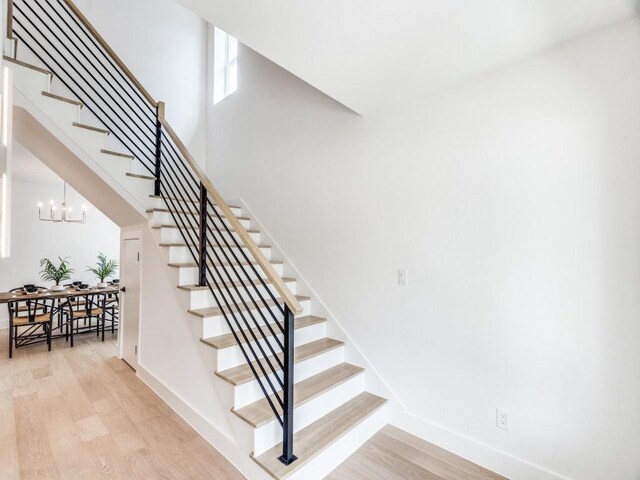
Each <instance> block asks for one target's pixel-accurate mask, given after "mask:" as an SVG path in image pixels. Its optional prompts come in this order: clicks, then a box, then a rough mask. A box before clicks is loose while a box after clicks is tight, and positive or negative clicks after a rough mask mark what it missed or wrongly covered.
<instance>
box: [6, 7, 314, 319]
mask: <svg viewBox="0 0 640 480" xmlns="http://www.w3.org/2000/svg"><path fill="white" fill-rule="evenodd" d="M63 1H64V3H66V4H67V6H68V7H69V8H70V9H71V11H72V12H73V13H74V15H76V16H77V17H78V19H79V20H80V22H81V23H82V24H83V25H84V26H85V27H86V28H87V29H88V30H89V32H90V33H91V35H93V36H94V38H95V39H96V40H97V41H98V43H99V44H100V45H101V46H102V48H104V49H105V50H106V52H107V53H108V54H109V56H111V58H112V59H113V61H114V62H115V63H116V64H117V65H118V67H120V68H121V69H122V71H123V72H124V73H125V75H126V76H127V77H128V78H129V80H131V82H132V83H133V84H134V85H135V86H136V88H138V90H139V91H140V93H142V95H143V96H144V97H145V98H146V100H147V101H148V102H149V103H150V104H151V105H152V106H153V107H154V108H156V109H157V115H158V120H159V121H160V123H161V124H162V127H163V128H164V130H165V132H166V133H167V135H168V136H169V138H171V140H172V141H173V143H174V144H175V145H176V147H177V148H178V150H179V151H180V153H181V154H182V156H183V157H184V159H185V161H186V162H187V163H188V164H189V166H190V167H191V169H192V170H193V172H194V173H195V174H196V176H197V177H198V179H199V180H200V182H202V184H203V185H204V186H205V188H206V189H207V192H209V195H211V198H212V199H213V201H214V203H215V204H216V205H217V206H218V207H219V208H220V210H222V213H223V215H224V216H225V217H226V218H227V219H228V221H229V223H230V224H231V228H232V229H233V230H234V231H235V232H236V233H237V234H238V236H239V237H240V240H241V241H242V242H243V244H244V245H245V246H246V247H247V249H248V250H249V252H250V253H251V255H252V256H253V258H254V259H255V260H256V262H257V263H258V265H259V266H260V268H261V269H262V270H263V271H264V273H265V274H266V276H267V278H268V280H269V282H270V283H271V285H273V288H275V290H276V291H277V292H278V294H279V295H280V298H282V300H283V301H284V303H286V304H287V305H288V306H289V309H290V310H291V311H292V312H294V313H300V312H301V311H302V307H301V306H300V303H299V302H298V300H297V299H296V297H295V295H294V294H293V293H291V290H289V288H288V287H287V286H286V284H285V283H284V281H283V280H282V278H281V277H280V275H278V274H277V273H276V271H275V270H274V268H273V266H272V265H271V263H269V261H268V260H267V258H266V257H265V256H264V254H263V253H262V252H261V251H260V248H259V247H258V245H256V243H255V242H254V241H253V239H252V238H251V236H250V235H249V232H247V230H246V229H245V228H244V227H243V226H242V224H241V223H240V221H239V220H238V219H237V218H236V216H235V215H234V214H233V212H232V211H231V209H230V208H229V206H228V205H227V204H226V202H225V201H224V199H223V198H222V196H221V195H220V193H218V190H216V188H215V187H214V186H213V183H212V182H211V180H209V178H208V177H207V176H206V175H205V173H204V172H203V171H202V169H201V168H200V166H199V165H198V164H197V163H196V161H195V160H194V159H193V157H192V156H191V154H190V153H189V150H187V147H186V146H185V145H184V143H182V141H181V140H180V139H179V138H178V136H177V135H176V133H175V132H174V131H173V129H172V128H171V125H169V123H168V122H167V120H166V119H165V118H164V111H165V105H164V102H156V101H155V100H154V99H153V97H152V96H151V95H150V94H149V92H147V90H146V89H145V88H144V86H143V85H142V83H140V81H139V80H138V79H137V78H136V77H135V75H133V73H131V70H129V69H128V68H127V66H126V65H125V64H124V62H123V61H122V60H121V59H120V57H118V55H117V54H116V53H115V52H114V51H113V49H112V48H111V47H110V46H109V44H108V43H107V42H106V41H105V39H104V38H102V36H101V35H100V34H99V33H98V31H97V30H96V29H95V28H94V26H93V25H92V24H91V22H89V20H88V19H87V17H85V16H84V15H83V14H82V12H81V11H80V10H79V9H78V7H76V5H75V4H74V3H73V2H72V1H71V0H63ZM7 10H8V12H7V17H8V18H7V28H9V27H12V23H11V22H12V19H13V14H12V11H13V0H8V9H7ZM10 34H11V30H9V31H8V32H7V35H10Z"/></svg>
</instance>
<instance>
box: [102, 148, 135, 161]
mask: <svg viewBox="0 0 640 480" xmlns="http://www.w3.org/2000/svg"><path fill="white" fill-rule="evenodd" d="M100 153H104V154H106V155H113V156H114V157H123V158H128V159H129V160H133V159H134V158H135V157H134V156H133V155H131V154H130V153H122V152H115V151H113V150H107V149H106V148H103V149H102V150H100Z"/></svg>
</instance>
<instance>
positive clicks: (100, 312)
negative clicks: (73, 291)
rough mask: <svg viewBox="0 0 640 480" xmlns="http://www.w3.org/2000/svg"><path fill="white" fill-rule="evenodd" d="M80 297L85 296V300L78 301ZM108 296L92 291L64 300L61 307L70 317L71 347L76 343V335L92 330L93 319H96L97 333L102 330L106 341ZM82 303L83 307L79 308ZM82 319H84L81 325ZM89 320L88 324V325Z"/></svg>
mask: <svg viewBox="0 0 640 480" xmlns="http://www.w3.org/2000/svg"><path fill="white" fill-rule="evenodd" d="M78 297H83V299H84V300H83V301H80V302H78ZM106 298H107V296H106V295H105V294H103V293H90V294H83V295H78V296H74V297H71V298H69V299H67V300H66V301H64V302H63V303H62V304H61V305H60V308H61V310H62V311H64V312H65V314H66V315H67V316H68V318H69V323H70V339H71V347H73V345H74V335H78V334H81V333H89V332H92V331H93V329H94V327H93V319H94V318H95V319H96V327H95V331H96V335H100V332H102V340H103V341H104V325H105V312H106ZM77 305H80V307H81V308H77ZM80 321H84V323H83V325H82V326H80ZM87 322H88V326H87Z"/></svg>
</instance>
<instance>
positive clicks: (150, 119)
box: [39, 4, 155, 134]
mask: <svg viewBox="0 0 640 480" xmlns="http://www.w3.org/2000/svg"><path fill="white" fill-rule="evenodd" d="M39 6H40V8H41V9H42V10H43V11H44V7H43V6H42V4H39ZM51 11H52V12H53V13H54V14H55V15H56V16H57V17H58V18H59V19H60V21H62V22H63V23H64V24H65V25H66V26H67V28H68V30H69V31H70V32H71V33H72V34H73V35H74V36H75V38H77V39H78V42H80V44H82V46H84V48H85V49H86V51H87V52H88V53H90V54H91V56H92V57H93V58H94V59H95V61H96V62H98V64H99V65H100V66H101V67H102V70H101V69H99V68H98V67H97V66H96V65H95V64H94V63H91V61H90V60H89V59H88V58H87V60H89V64H90V65H91V66H92V67H94V68H95V69H96V71H101V72H104V73H107V74H108V75H109V76H110V77H111V78H112V79H113V81H114V82H115V83H116V84H117V85H118V87H120V88H121V89H122V92H124V93H125V94H126V95H127V96H128V97H129V99H130V100H131V101H132V102H134V104H135V105H136V107H138V108H137V109H134V108H131V105H129V102H128V101H127V100H126V99H125V98H124V97H120V98H121V99H122V100H123V101H124V102H125V103H126V105H127V106H128V107H129V108H131V111H132V112H133V113H134V114H135V116H136V117H137V118H138V120H139V121H141V122H142V123H143V124H144V125H145V126H146V125H148V124H152V123H154V122H155V118H153V117H146V118H143V116H142V114H141V110H140V106H139V105H138V104H136V103H135V100H134V99H133V97H131V95H130V94H129V92H128V91H127V90H126V89H125V88H124V87H123V85H122V84H121V83H120V82H119V81H118V80H117V79H116V77H115V76H114V75H113V73H111V71H110V70H109V69H108V67H107V66H106V65H105V64H104V63H103V62H102V60H100V59H99V58H98V56H97V55H96V53H95V52H94V51H93V50H92V49H91V47H90V46H89V45H87V43H86V42H85V41H84V40H82V39H81V38H80V35H79V34H78V32H76V30H75V29H74V28H73V27H72V26H71V25H70V24H69V22H67V21H66V20H65V19H64V18H63V17H62V15H61V14H60V12H59V11H58V9H56V8H55V7H54V6H52V8H51ZM48 18H49V19H51V20H53V18H52V17H51V15H48ZM54 24H55V25H56V26H58V27H59V28H60V29H61V30H62V27H60V25H59V24H58V23H56V22H55V21H54ZM67 38H68V37H67ZM69 40H71V39H69ZM73 44H74V45H76V44H75V43H73ZM76 46H77V45H76ZM77 47H78V51H81V50H80V47H79V46H77ZM84 57H85V58H86V55H84ZM105 80H106V78H105ZM110 86H111V85H110ZM113 89H114V90H115V92H116V93H117V94H118V93H120V92H119V91H118V90H117V89H116V88H115V87H113ZM151 133H152V134H153V133H155V132H153V131H151Z"/></svg>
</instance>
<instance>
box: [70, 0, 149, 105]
mask: <svg viewBox="0 0 640 480" xmlns="http://www.w3.org/2000/svg"><path fill="white" fill-rule="evenodd" d="M58 3H60V4H61V5H62V7H63V10H64V11H65V12H66V13H67V15H68V16H69V18H71V19H72V20H73V21H74V22H75V24H76V25H77V26H78V28H80V30H82V32H83V33H84V34H85V35H86V36H87V37H88V38H89V40H91V42H92V43H93V44H94V45H95V46H96V49H97V50H98V51H99V52H100V53H101V54H102V56H104V58H106V59H107V61H108V62H109V63H110V64H111V65H113V67H114V69H115V70H116V72H118V74H119V75H120V76H121V77H122V79H123V80H124V81H125V82H126V83H127V84H128V85H130V86H131V87H132V89H133V91H134V92H135V93H136V94H137V95H138V96H139V99H140V100H141V101H142V104H143V105H144V106H145V107H147V108H148V109H149V111H150V113H151V114H152V115H155V110H154V108H155V105H154V106H153V107H152V106H151V105H149V102H148V101H147V99H146V98H145V97H144V96H143V95H142V93H140V91H139V90H138V89H137V88H136V86H135V85H134V84H133V83H132V82H131V80H130V79H128V78H127V76H126V75H125V74H124V73H123V72H122V71H121V70H120V68H119V67H118V65H117V64H116V63H115V62H114V61H113V59H112V58H111V57H110V56H109V55H108V54H107V52H105V51H104V49H103V48H102V46H101V45H100V44H99V43H98V42H97V41H96V39H95V38H94V37H93V35H92V34H91V32H89V31H88V30H87V29H86V27H85V26H84V25H82V23H81V22H80V21H79V20H78V18H77V17H76V15H75V14H74V13H73V12H72V11H71V10H70V9H69V7H68V6H67V4H66V3H64V2H63V1H60V0H58Z"/></svg>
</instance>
